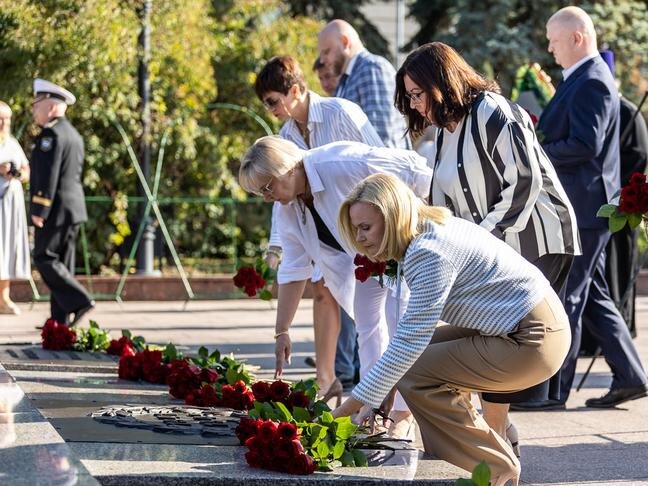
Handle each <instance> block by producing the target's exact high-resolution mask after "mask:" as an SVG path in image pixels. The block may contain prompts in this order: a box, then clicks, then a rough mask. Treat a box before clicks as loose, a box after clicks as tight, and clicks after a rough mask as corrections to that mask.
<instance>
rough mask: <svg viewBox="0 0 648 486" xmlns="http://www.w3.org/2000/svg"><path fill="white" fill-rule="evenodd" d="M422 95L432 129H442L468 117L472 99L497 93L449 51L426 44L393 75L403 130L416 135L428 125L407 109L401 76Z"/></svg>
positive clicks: (438, 44) (492, 83) (494, 85)
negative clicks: (483, 94) (434, 126)
mask: <svg viewBox="0 0 648 486" xmlns="http://www.w3.org/2000/svg"><path fill="white" fill-rule="evenodd" d="M406 74H407V76H409V78H410V79H411V80H412V81H414V82H415V83H416V84H417V85H418V86H420V88H421V89H422V90H423V91H424V92H425V94H426V97H427V106H426V111H427V112H431V116H432V119H433V120H434V123H435V125H437V126H439V127H442V128H446V127H448V126H449V125H450V124H451V123H457V122H459V121H460V120H461V119H462V118H463V117H464V116H466V115H467V114H468V113H470V108H471V106H472V104H473V102H474V101H475V99H476V98H477V97H478V96H479V95H480V94H481V93H483V92H484V91H493V92H495V93H499V92H500V88H499V85H498V84H497V83H496V82H495V81H492V80H489V79H486V78H484V77H483V76H482V75H481V74H479V73H478V72H477V71H475V70H474V69H473V68H472V67H471V66H470V65H469V64H468V63H467V62H466V60H465V59H464V58H463V57H461V55H460V54H459V53H458V52H457V51H455V50H454V49H453V48H452V47H450V46H448V45H446V44H444V43H442V42H430V43H429V44H425V45H422V46H421V47H419V48H418V49H416V50H414V51H412V52H411V53H410V54H409V55H408V56H407V59H405V62H404V63H403V65H402V66H401V67H400V69H399V70H398V72H397V73H396V92H395V94H394V106H396V108H397V109H398V111H400V112H401V113H402V114H403V115H405V117H406V118H407V123H408V127H407V130H408V132H410V133H411V134H413V135H420V134H421V133H423V131H424V130H425V128H427V127H428V126H429V125H430V122H429V121H428V120H427V119H426V118H425V117H423V116H421V114H420V113H419V112H418V111H416V110H415V109H412V108H411V107H410V101H409V99H408V97H407V96H406V94H407V90H406V89H405V79H404V78H405V75H406Z"/></svg>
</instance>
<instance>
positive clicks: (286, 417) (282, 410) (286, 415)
mask: <svg viewBox="0 0 648 486" xmlns="http://www.w3.org/2000/svg"><path fill="white" fill-rule="evenodd" d="M275 406H276V407H277V409H278V410H279V414H280V417H281V420H282V421H283V422H290V421H291V420H292V418H293V417H292V415H291V414H290V412H289V411H288V409H287V408H286V406H285V405H284V404H283V403H281V402H276V403H275Z"/></svg>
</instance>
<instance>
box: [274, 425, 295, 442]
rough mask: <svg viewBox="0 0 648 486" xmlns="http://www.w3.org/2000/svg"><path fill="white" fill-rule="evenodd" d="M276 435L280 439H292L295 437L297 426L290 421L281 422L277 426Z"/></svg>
mask: <svg viewBox="0 0 648 486" xmlns="http://www.w3.org/2000/svg"><path fill="white" fill-rule="evenodd" d="M277 435H278V436H279V438H280V439H284V440H293V439H296V438H297V426H296V425H295V424H291V423H290V422H281V423H280V424H279V425H278V426H277Z"/></svg>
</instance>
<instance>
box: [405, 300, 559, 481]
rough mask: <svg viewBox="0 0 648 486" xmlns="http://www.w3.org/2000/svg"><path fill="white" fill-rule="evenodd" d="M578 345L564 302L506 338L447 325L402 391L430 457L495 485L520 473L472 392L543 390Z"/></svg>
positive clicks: (547, 305)
mask: <svg viewBox="0 0 648 486" xmlns="http://www.w3.org/2000/svg"><path fill="white" fill-rule="evenodd" d="M570 341H571V331H570V327H569V320H568V319H567V315H566V313H565V310H564V308H563V306H562V304H561V303H560V300H559V299H558V296H557V295H556V294H555V293H554V292H553V290H550V291H549V293H548V294H547V296H546V297H545V298H544V300H543V301H541V302H540V303H539V304H538V305H537V306H536V307H535V308H534V309H533V310H532V311H531V312H529V314H527V315H526V316H525V317H524V318H523V319H522V320H521V321H520V322H519V324H518V326H517V327H516V328H515V329H514V330H513V331H512V332H511V333H509V334H508V335H507V336H483V335H480V334H479V333H478V332H477V331H474V330H470V329H465V328H461V327H457V326H451V325H441V326H439V327H437V329H436V330H435V332H434V335H433V338H432V340H431V342H430V345H429V346H428V347H427V349H426V350H425V351H424V352H423V354H422V355H421V357H420V358H419V359H418V360H417V361H416V363H414V365H413V366H412V367H411V368H410V369H409V370H408V371H407V372H406V373H405V375H404V376H403V378H402V379H401V380H400V381H399V383H398V385H397V386H398V390H399V391H400V392H401V394H402V395H403V397H404V398H405V401H406V403H407V405H409V407H410V410H411V411H412V413H413V414H414V417H415V418H416V421H417V423H418V425H419V428H420V430H421V436H422V438H423V446H424V447H425V451H426V452H428V453H433V454H435V455H436V456H438V457H440V458H441V459H444V460H446V461H448V462H449V463H451V464H454V465H457V466H459V467H461V468H463V469H465V470H467V471H472V469H473V468H474V467H475V466H476V465H477V464H479V462H481V461H486V463H487V464H488V465H489V467H490V468H491V472H492V475H493V477H497V476H499V475H501V474H506V473H509V472H510V471H511V470H519V467H520V463H519V461H518V460H517V458H516V457H515V454H513V451H512V450H511V448H510V447H509V446H508V444H507V443H506V442H505V441H504V440H503V439H502V438H501V437H500V436H499V435H498V434H497V433H496V432H495V431H494V430H492V429H491V428H490V427H489V426H488V424H487V423H486V421H485V420H484V419H483V417H482V416H481V415H480V414H479V412H478V411H477V410H476V409H475V407H473V405H472V403H471V401H470V392H471V391H475V392H502V393H511V392H516V391H519V390H523V389H525V388H528V387H530V386H533V385H536V384H538V383H541V382H542V381H544V380H546V379H547V378H549V377H550V376H552V375H553V374H554V373H555V372H556V371H558V369H559V368H560V366H561V365H562V363H563V360H564V359H565V356H566V355H567V351H568V349H569V345H570Z"/></svg>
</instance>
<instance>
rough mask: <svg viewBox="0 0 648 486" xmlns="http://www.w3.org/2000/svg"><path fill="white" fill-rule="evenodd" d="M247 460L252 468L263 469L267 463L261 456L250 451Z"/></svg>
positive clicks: (247, 453)
mask: <svg viewBox="0 0 648 486" xmlns="http://www.w3.org/2000/svg"><path fill="white" fill-rule="evenodd" d="M245 460H246V461H247V463H248V465H249V466H250V467H256V468H262V467H264V466H265V461H264V460H263V458H262V457H261V455H260V454H259V453H258V452H256V451H248V452H246V453H245Z"/></svg>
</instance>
